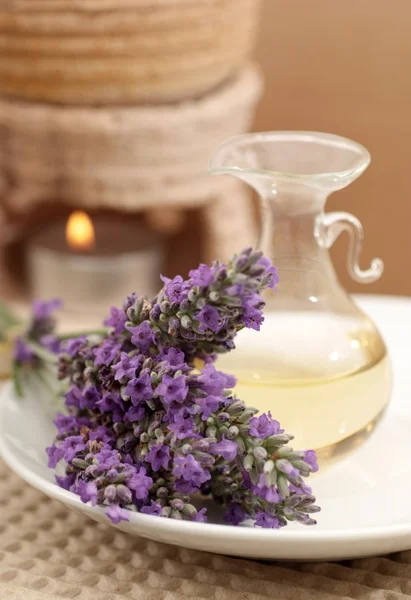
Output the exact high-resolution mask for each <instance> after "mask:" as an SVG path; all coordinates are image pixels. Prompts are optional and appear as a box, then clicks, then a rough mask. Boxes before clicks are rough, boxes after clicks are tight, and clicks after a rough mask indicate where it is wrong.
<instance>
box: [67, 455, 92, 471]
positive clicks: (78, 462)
mask: <svg viewBox="0 0 411 600" xmlns="http://www.w3.org/2000/svg"><path fill="white" fill-rule="evenodd" d="M71 464H72V465H73V466H74V467H77V468H78V469H87V468H88V466H89V465H88V463H87V462H86V461H85V460H84V459H82V458H76V457H74V458H73V459H72V461H71Z"/></svg>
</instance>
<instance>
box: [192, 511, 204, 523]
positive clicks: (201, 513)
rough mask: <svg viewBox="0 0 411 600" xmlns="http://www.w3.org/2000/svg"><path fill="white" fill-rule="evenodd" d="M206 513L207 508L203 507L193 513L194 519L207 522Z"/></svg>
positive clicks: (198, 521)
mask: <svg viewBox="0 0 411 600" xmlns="http://www.w3.org/2000/svg"><path fill="white" fill-rule="evenodd" d="M206 513H207V509H206V508H202V509H201V510H199V511H197V512H196V513H195V515H193V518H192V521H195V522H196V523H207V515H206Z"/></svg>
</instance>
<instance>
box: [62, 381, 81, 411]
mask: <svg viewBox="0 0 411 600" xmlns="http://www.w3.org/2000/svg"><path fill="white" fill-rule="evenodd" d="M65 398H66V406H68V407H70V406H72V407H76V408H80V405H81V403H82V401H83V394H82V393H81V391H80V390H79V389H78V388H77V387H74V386H72V387H71V388H70V389H69V391H68V392H67V394H65Z"/></svg>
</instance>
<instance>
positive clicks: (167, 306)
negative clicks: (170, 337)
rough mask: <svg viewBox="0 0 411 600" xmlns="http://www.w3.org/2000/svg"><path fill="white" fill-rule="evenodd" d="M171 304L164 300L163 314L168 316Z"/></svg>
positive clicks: (161, 306)
mask: <svg viewBox="0 0 411 600" xmlns="http://www.w3.org/2000/svg"><path fill="white" fill-rule="evenodd" d="M170 306H171V305H170V302H169V301H168V300H163V301H162V302H160V310H161V312H162V313H163V314H167V313H168V311H169V310H170Z"/></svg>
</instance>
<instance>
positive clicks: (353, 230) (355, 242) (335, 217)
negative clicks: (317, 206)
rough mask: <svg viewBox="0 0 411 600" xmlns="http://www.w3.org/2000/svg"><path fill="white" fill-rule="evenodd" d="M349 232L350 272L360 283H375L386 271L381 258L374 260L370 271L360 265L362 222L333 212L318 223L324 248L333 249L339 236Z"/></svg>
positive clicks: (318, 235) (348, 259)
mask: <svg viewBox="0 0 411 600" xmlns="http://www.w3.org/2000/svg"><path fill="white" fill-rule="evenodd" d="M343 231H347V232H348V234H349V249H348V257H347V268H348V272H349V274H350V275H351V277H352V278H353V279H354V281H358V283H373V282H374V281H377V279H379V278H380V277H381V275H382V273H383V271H384V263H383V261H382V260H381V258H374V259H373V260H372V261H371V265H370V268H369V269H366V270H364V271H363V270H362V269H361V268H360V265H359V257H360V253H361V248H362V243H363V239H364V232H363V228H362V225H361V223H360V221H359V220H358V219H357V217H354V215H351V214H350V213H346V212H331V213H325V214H324V215H321V217H320V218H319V220H318V222H317V231H316V237H317V239H318V243H319V244H320V245H321V246H322V247H323V248H331V246H332V245H333V244H334V242H335V240H336V239H337V238H338V236H339V235H340V234H341V233H342V232H343Z"/></svg>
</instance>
